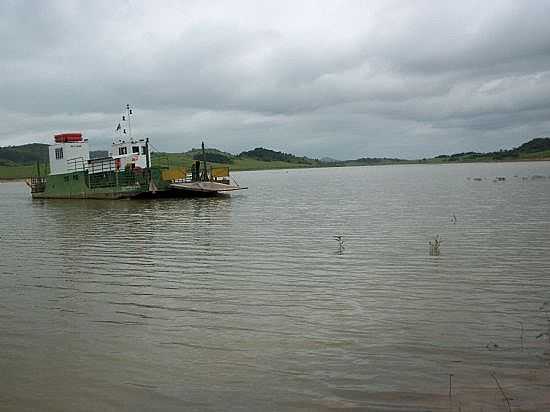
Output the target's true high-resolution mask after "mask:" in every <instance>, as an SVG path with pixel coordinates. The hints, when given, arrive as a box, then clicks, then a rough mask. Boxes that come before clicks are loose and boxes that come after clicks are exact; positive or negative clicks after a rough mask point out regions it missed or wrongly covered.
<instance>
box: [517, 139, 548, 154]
mask: <svg viewBox="0 0 550 412" xmlns="http://www.w3.org/2000/svg"><path fill="white" fill-rule="evenodd" d="M512 150H515V151H517V152H520V153H521V152H523V153H532V152H541V151H545V150H550V137H538V138H536V139H532V140H529V141H528V142H527V143H523V144H522V145H521V146H519V147H516V148H515V149H512Z"/></svg>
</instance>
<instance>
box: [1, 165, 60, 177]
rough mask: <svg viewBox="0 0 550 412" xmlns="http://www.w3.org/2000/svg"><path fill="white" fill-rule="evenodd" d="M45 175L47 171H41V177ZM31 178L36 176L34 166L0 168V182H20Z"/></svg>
mask: <svg viewBox="0 0 550 412" xmlns="http://www.w3.org/2000/svg"><path fill="white" fill-rule="evenodd" d="M42 167H43V166H42ZM47 173H49V170H47V169H46V170H44V169H41V174H42V175H44V174H47ZM31 176H38V173H37V170H36V165H17V166H0V180H21V179H26V178H28V177H31Z"/></svg>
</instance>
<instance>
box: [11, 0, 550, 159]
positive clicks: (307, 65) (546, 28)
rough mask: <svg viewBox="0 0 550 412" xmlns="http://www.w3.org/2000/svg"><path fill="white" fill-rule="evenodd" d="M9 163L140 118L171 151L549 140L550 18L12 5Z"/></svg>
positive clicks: (302, 6)
mask: <svg viewBox="0 0 550 412" xmlns="http://www.w3.org/2000/svg"><path fill="white" fill-rule="evenodd" d="M0 38H1V42H0V120H1V126H0V146H5V145H13V144H22V143H29V142H46V143H47V142H50V141H51V140H52V135H53V134H54V133H58V132H63V131H82V132H83V133H84V134H85V136H86V137H88V138H89V139H90V142H91V143H92V146H93V148H95V149H99V148H102V147H103V148H105V149H106V148H107V147H108V145H109V143H110V142H111V141H112V138H113V136H114V130H115V127H116V125H117V124H118V122H119V120H120V116H121V113H122V108H123V107H124V105H125V104H126V103H130V104H132V105H133V106H134V111H135V118H134V125H133V128H132V129H133V132H134V135H135V136H137V137H150V138H151V139H152V141H153V145H154V146H155V147H156V148H158V149H160V150H166V151H184V150H188V149H190V148H191V147H197V146H199V145H200V141H201V140H202V139H203V138H204V139H205V140H206V144H207V146H209V147H217V148H220V149H223V150H227V151H229V152H232V153H236V152H240V151H242V150H248V149H251V148H254V147H259V146H263V147H269V148H273V149H276V150H283V151H286V152H291V153H295V154H299V155H307V156H311V157H323V156H331V157H335V158H339V159H346V158H357V157H362V156H370V157H373V156H399V157H409V158H413V157H424V156H432V155H435V154H440V153H454V152H462V151H470V150H476V151H489V150H495V149H499V148H510V147H513V146H517V145H519V144H521V143H523V142H525V141H526V140H528V139H530V138H533V137H541V136H545V135H546V136H548V135H550V1H527V0H521V1H519V0H513V1H506V0H501V1H479V0H475V1H467V0H466V1H465V0H461V1H456V0H453V1H435V0H434V1H412V0H411V1H408V2H405V1H390V0H383V1H365V0H362V1H321V0H318V1H303V0H300V1H288V2H286V1H282V0H277V1H269V2H268V1H242V2H241V1H230V2H228V1H219V2H217V1H213V0H208V1H183V0H179V1H173V2H172V1H152V0H151V1H114V2H113V1H105V2H102V1H95V0H94V1H82V2H77V1H40V0H36V1H23V0H2V1H0Z"/></svg>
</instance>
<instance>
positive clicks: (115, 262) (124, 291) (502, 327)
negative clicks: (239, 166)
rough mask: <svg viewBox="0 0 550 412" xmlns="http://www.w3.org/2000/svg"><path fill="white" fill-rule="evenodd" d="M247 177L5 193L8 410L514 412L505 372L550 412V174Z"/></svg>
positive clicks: (1, 388)
mask: <svg viewBox="0 0 550 412" xmlns="http://www.w3.org/2000/svg"><path fill="white" fill-rule="evenodd" d="M497 176H499V177H505V180H504V181H494V179H495V177H497ZM537 176H538V178H537ZM235 177H236V178H237V179H238V181H239V183H240V184H241V185H244V186H249V189H248V190H247V191H243V192H240V193H235V194H233V195H231V196H226V197H218V198H210V199H208V198H207V199H175V200H171V199H165V200H153V201H151V200H147V201H145V200H119V201H80V200H72V201H56V200H34V201H33V200H31V198H30V195H29V193H28V190H27V187H26V186H25V185H24V184H23V183H0V222H1V227H0V247H1V249H0V354H1V355H0V371H1V372H0V409H2V410H17V411H25V410H41V411H60V410H65V411H77V410H78V411H97V410H103V411H111V410H113V411H114V410H128V411H150V410H157V411H163V410H166V411H176V410H178V411H179V410H211V411H214V410H228V411H239V410H243V411H244V410H250V411H252V410H257V411H260V410H264V411H265V410H273V411H275V410H277V411H285V410H300V411H305V410H349V409H354V408H356V409H358V410H399V411H405V410H406V411H411V410H415V411H416V410H445V411H448V410H451V409H453V408H454V409H453V410H458V408H459V407H460V408H462V410H465V411H466V410H475V411H478V410H485V411H489V410H506V404H505V403H504V400H503V397H502V394H501V393H500V392H499V390H498V388H497V386H496V383H495V380H494V378H493V377H492V376H491V372H495V373H496V375H495V376H496V377H497V379H498V380H499V382H500V384H501V385H502V387H503V389H504V390H505V392H506V393H507V394H508V396H509V397H510V398H513V400H512V401H511V402H512V406H513V407H514V406H522V407H523V408H524V410H550V386H549V384H550V380H549V379H548V377H549V376H550V374H549V373H548V370H549V365H550V345H548V343H547V342H546V341H545V340H544V337H539V338H537V336H538V335H540V334H541V333H543V332H545V331H547V329H548V325H547V321H546V314H545V309H546V308H547V309H548V312H550V305H547V306H543V305H544V303H545V302H548V301H550V207H549V206H550V162H530V163H499V164H467V165H406V166H378V167H355V168H329V169H309V170H289V171H262V172H241V173H235ZM473 178H481V180H474V179H473ZM453 215H454V216H456V223H453V221H452V217H453ZM335 235H342V236H343V239H344V247H345V249H344V250H343V251H342V253H339V250H338V242H337V241H336V240H335V239H334V236H335ZM436 235H439V236H440V238H441V239H442V241H443V242H442V244H441V254H440V256H430V254H429V247H428V242H429V241H430V240H433V238H434V237H435V236H436ZM541 307H542V308H541ZM522 328H523V332H522ZM522 336H523V340H522ZM449 374H453V377H452V379H453V381H452V395H453V396H452V397H451V398H449V396H448V395H449Z"/></svg>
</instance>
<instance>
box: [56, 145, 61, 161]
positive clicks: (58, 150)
mask: <svg viewBox="0 0 550 412" xmlns="http://www.w3.org/2000/svg"><path fill="white" fill-rule="evenodd" d="M55 158H56V159H63V148H62V147H58V148H56V149H55Z"/></svg>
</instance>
